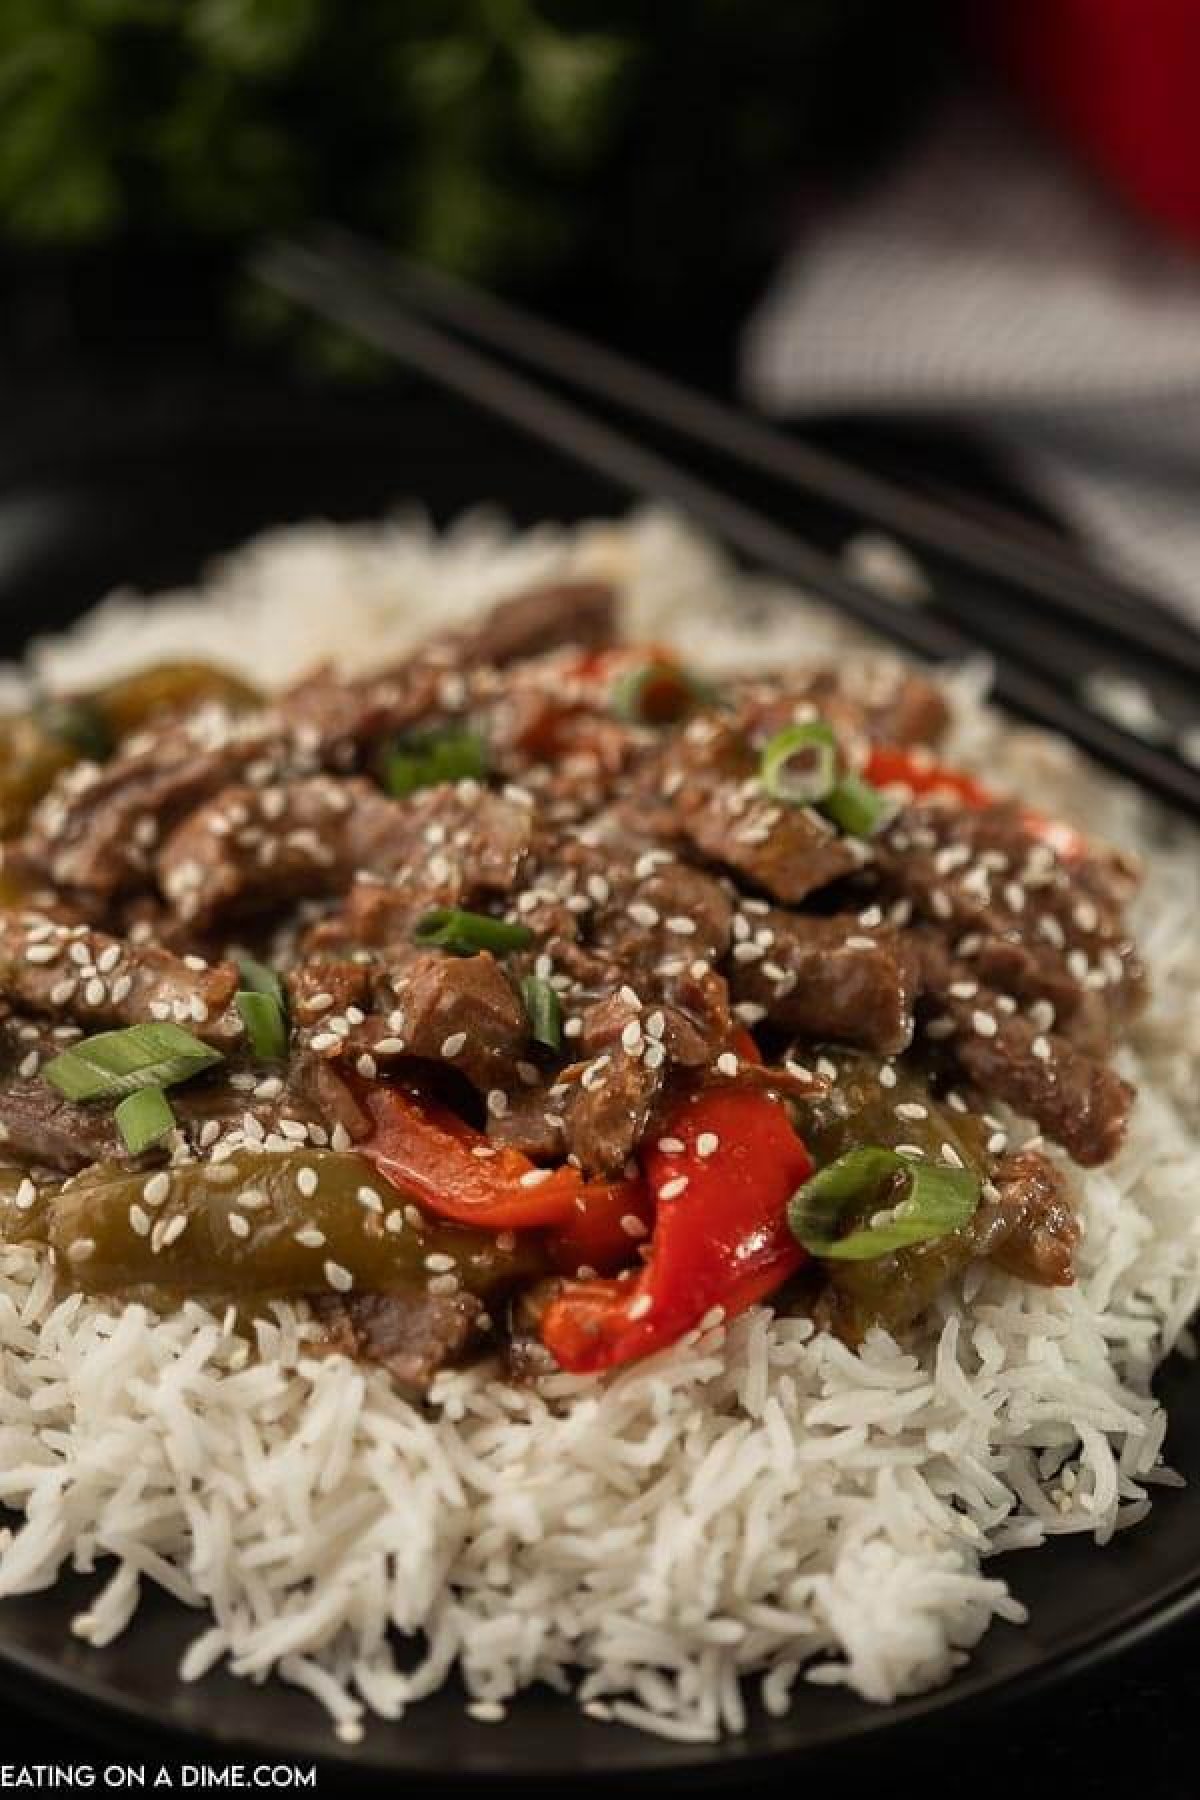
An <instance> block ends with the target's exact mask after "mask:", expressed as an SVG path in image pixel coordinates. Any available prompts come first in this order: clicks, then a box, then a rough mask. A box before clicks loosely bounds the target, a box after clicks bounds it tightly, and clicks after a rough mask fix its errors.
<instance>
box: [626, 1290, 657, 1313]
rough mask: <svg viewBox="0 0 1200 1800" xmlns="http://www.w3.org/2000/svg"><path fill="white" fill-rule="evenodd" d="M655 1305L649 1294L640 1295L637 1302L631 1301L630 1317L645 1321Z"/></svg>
mask: <svg viewBox="0 0 1200 1800" xmlns="http://www.w3.org/2000/svg"><path fill="white" fill-rule="evenodd" d="M653 1304H654V1302H653V1301H652V1300H651V1298H650V1296H649V1294H639V1295H638V1296H637V1299H636V1300H631V1301H630V1303H629V1317H630V1318H631V1319H644V1318H645V1316H646V1314H647V1313H648V1312H649V1311H650V1308H651V1307H652V1305H653Z"/></svg>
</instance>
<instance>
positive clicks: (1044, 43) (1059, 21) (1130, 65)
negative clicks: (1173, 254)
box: [977, 0, 1200, 249]
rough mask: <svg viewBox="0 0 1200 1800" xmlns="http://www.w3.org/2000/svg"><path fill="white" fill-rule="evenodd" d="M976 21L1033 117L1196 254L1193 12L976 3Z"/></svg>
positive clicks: (1198, 24)
mask: <svg viewBox="0 0 1200 1800" xmlns="http://www.w3.org/2000/svg"><path fill="white" fill-rule="evenodd" d="M977 16H978V20H979V26H980V36H981V39H982V43H983V46H984V48H985V49H986V51H987V53H988V55H989V58H990V60H992V61H993V62H994V63H995V64H996V66H997V67H998V68H999V70H1000V72H1001V73H1002V74H1003V75H1004V76H1005V77H1006V78H1007V80H1008V82H1009V84H1010V85H1011V86H1012V87H1013V88H1014V89H1015V90H1016V91H1017V93H1019V94H1020V95H1021V96H1022V98H1023V99H1024V100H1025V101H1026V102H1027V103H1028V104H1029V105H1030V106H1031V107H1032V109H1033V110H1034V111H1035V112H1036V113H1037V114H1038V115H1039V116H1040V117H1042V118H1043V119H1044V120H1046V122H1047V123H1048V124H1050V125H1051V126H1052V127H1053V128H1054V129H1055V130H1057V131H1058V132H1059V133H1060V135H1062V136H1065V137H1066V138H1067V139H1068V140H1069V142H1070V143H1071V144H1072V145H1073V146H1074V147H1075V149H1076V150H1078V151H1079V152H1080V154H1081V155H1082V156H1083V158H1084V159H1085V160H1086V161H1087V162H1088V163H1089V164H1090V165H1091V166H1092V167H1093V168H1094V169H1096V170H1097V171H1098V172H1099V173H1100V174H1101V175H1102V176H1103V177H1104V178H1105V179H1106V180H1107V181H1108V182H1109V183H1110V184H1111V185H1112V186H1113V187H1114V188H1116V189H1117V190H1118V192H1119V193H1120V194H1122V195H1123V197H1124V198H1125V199H1127V200H1128V201H1130V202H1131V203H1132V204H1133V205H1134V206H1136V207H1137V208H1138V209H1139V210H1140V211H1141V212H1143V213H1145V214H1147V215H1148V216H1149V217H1150V218H1152V219H1154V220H1155V221H1157V223H1159V224H1160V225H1162V226H1165V227H1166V228H1167V229H1168V230H1169V231H1171V232H1172V233H1174V234H1175V235H1176V236H1178V237H1181V238H1183V239H1185V240H1186V241H1188V242H1189V243H1190V244H1191V245H1192V246H1193V248H1197V249H1200V0H984V4H982V5H980V6H979V8H978V9H977Z"/></svg>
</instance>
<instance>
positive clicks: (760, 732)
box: [730, 656, 950, 746]
mask: <svg viewBox="0 0 1200 1800" xmlns="http://www.w3.org/2000/svg"><path fill="white" fill-rule="evenodd" d="M730 699H731V706H732V711H733V715H734V717H735V718H736V719H737V721H738V723H739V725H740V726H741V727H742V728H743V729H744V730H746V731H747V732H748V733H749V735H750V737H751V739H752V740H753V741H754V743H755V744H763V743H765V742H766V740H767V739H768V738H770V737H772V736H773V735H774V734H775V732H777V731H782V730H784V728H785V727H786V726H788V725H794V724H798V723H803V722H808V721H810V720H812V719H816V718H820V719H821V720H823V721H824V723H826V724H827V725H830V726H832V727H833V729H834V731H836V732H837V734H838V736H839V737H840V738H842V739H843V740H844V741H846V742H847V743H852V742H854V741H855V740H858V739H867V740H870V741H871V742H873V743H877V744H897V745H906V746H907V745H913V744H921V745H925V744H929V745H932V744H936V743H937V741H938V739H939V738H940V737H941V736H942V734H943V732H944V731H945V729H946V725H947V723H948V722H949V717H950V714H949V708H948V707H947V705H946V701H945V698H944V696H943V695H942V692H941V690H940V688H938V687H937V686H935V684H934V683H933V682H932V681H930V680H929V679H928V677H926V676H924V675H919V674H916V673H915V672H914V671H912V670H909V669H904V668H902V667H900V666H898V665H897V664H896V663H895V662H892V661H891V660H890V659H881V658H872V657H869V656H863V657H857V658H855V659H854V660H853V661H852V662H849V663H846V664H843V665H841V666H839V667H838V668H836V669H829V668H818V669H808V670H804V669H800V670H789V671H787V672H786V673H785V674H783V675H782V676H781V677H778V678H776V679H773V680H772V681H770V682H762V681H748V682H741V683H735V684H734V687H733V692H732V694H731V696H730Z"/></svg>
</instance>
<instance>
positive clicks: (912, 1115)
mask: <svg viewBox="0 0 1200 1800" xmlns="http://www.w3.org/2000/svg"><path fill="white" fill-rule="evenodd" d="M894 1110H895V1114H896V1117H897V1118H898V1119H927V1118H928V1117H929V1108H928V1107H927V1106H922V1105H921V1102H920V1101H919V1100H898V1101H897V1102H896V1106H895V1109H894Z"/></svg>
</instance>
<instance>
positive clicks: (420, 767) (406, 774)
mask: <svg viewBox="0 0 1200 1800" xmlns="http://www.w3.org/2000/svg"><path fill="white" fill-rule="evenodd" d="M487 771H488V759H487V746H486V744H485V743H484V741H483V739H482V738H481V737H480V736H479V734H478V732H475V731H457V730H455V731H439V732H428V733H426V734H424V735H422V736H419V737H418V736H413V737H408V738H401V739H399V740H398V742H397V743H395V744H394V745H393V746H392V748H391V749H390V750H389V751H388V752H387V755H386V756H385V758H384V763H383V785H384V787H385V788H386V789H387V791H388V793H389V794H393V795H394V796H395V797H396V799H397V800H402V799H403V798H404V796H405V795H406V794H415V793H416V791H417V789H418V788H425V787H436V786H437V785H438V783H439V782H443V781H466V780H467V779H468V778H471V779H474V780H476V781H481V780H482V779H483V777H484V776H485V775H486V774H487Z"/></svg>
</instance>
